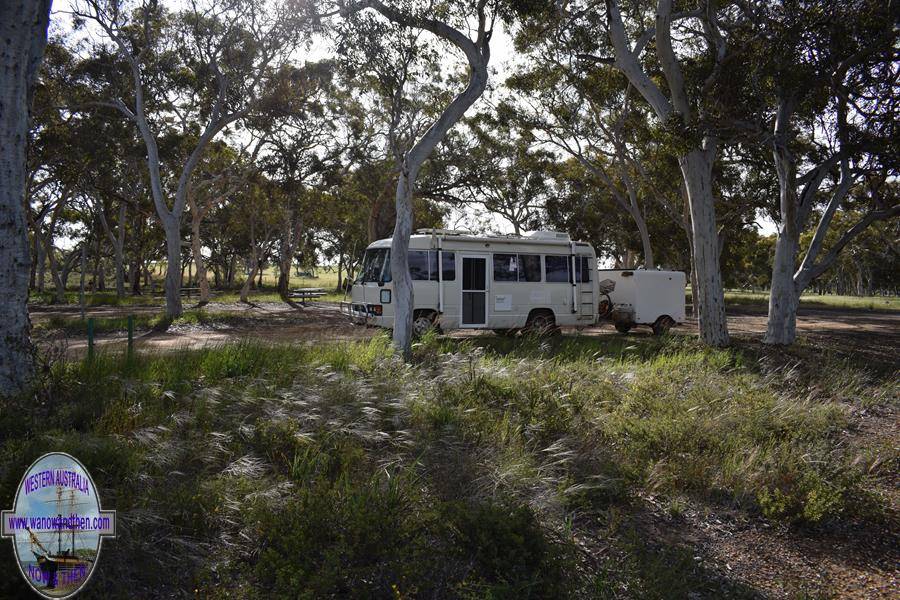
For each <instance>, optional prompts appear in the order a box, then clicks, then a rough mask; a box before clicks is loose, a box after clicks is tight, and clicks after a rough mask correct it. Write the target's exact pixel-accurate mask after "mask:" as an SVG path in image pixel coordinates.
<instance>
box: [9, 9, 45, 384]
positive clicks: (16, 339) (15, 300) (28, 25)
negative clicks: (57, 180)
mask: <svg viewBox="0 0 900 600" xmlns="http://www.w3.org/2000/svg"><path fill="white" fill-rule="evenodd" d="M0 15H2V17H0V396H6V395H10V394H15V393H17V392H20V391H22V390H24V389H25V388H26V387H27V386H28V384H29V382H30V381H31V378H32V376H33V374H34V362H33V360H32V345H31V336H30V334H31V321H30V320H29V318H28V278H29V274H30V264H29V262H30V260H29V256H28V231H27V228H26V219H25V204H24V199H25V145H26V143H27V141H28V115H29V109H30V100H31V94H30V90H31V87H32V85H33V84H34V78H35V75H36V74H37V70H38V67H39V66H40V63H41V58H42V57H43V53H44V46H45V45H46V43H47V25H48V22H49V19H50V0H0Z"/></svg>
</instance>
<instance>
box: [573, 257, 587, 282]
mask: <svg viewBox="0 0 900 600" xmlns="http://www.w3.org/2000/svg"><path fill="white" fill-rule="evenodd" d="M575 281H576V282H578V283H590V281H591V263H590V258H589V257H587V256H576V257H575Z"/></svg>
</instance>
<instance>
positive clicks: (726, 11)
mask: <svg viewBox="0 0 900 600" xmlns="http://www.w3.org/2000/svg"><path fill="white" fill-rule="evenodd" d="M739 4H740V3H736V4H730V3H729V4H727V5H725V6H723V7H719V6H718V4H717V3H716V2H714V1H709V2H704V3H702V4H701V6H700V7H698V8H694V9H689V10H678V11H676V10H674V9H673V2H672V0H659V1H658V2H653V3H651V2H648V1H644V0H622V1H620V0H607V2H605V3H599V2H594V1H593V0H572V1H570V2H564V3H550V2H546V3H541V2H538V3H530V5H531V7H532V8H531V10H532V18H530V19H528V22H529V27H528V28H527V29H526V31H528V32H530V35H531V37H530V38H528V37H524V38H523V39H520V44H525V43H528V42H529V41H537V42H538V43H541V40H543V43H550V44H562V45H563V46H564V47H566V48H568V49H569V51H570V53H571V55H572V56H574V57H575V58H577V59H578V60H581V61H583V62H584V63H585V65H593V66H594V69H595V70H597V71H600V72H602V71H603V70H605V69H610V68H612V69H616V70H617V71H618V72H620V73H622V75H624V76H625V78H626V79H627V81H628V83H629V84H630V85H631V86H632V87H633V88H634V89H635V90H636V91H637V92H638V93H639V94H640V96H641V98H643V100H644V101H645V102H646V103H647V105H648V106H649V107H650V109H651V110H652V112H653V114H654V115H655V117H656V127H657V129H658V132H659V137H660V139H661V140H664V141H665V143H666V145H667V146H668V147H669V148H670V152H671V153H672V155H673V156H674V157H675V158H676V159H677V161H678V165H679V169H680V172H681V177H682V179H683V180H684V184H685V190H686V193H687V197H688V200H689V207H690V214H691V227H692V238H693V252H694V262H695V271H696V274H697V275H696V280H697V288H698V289H697V290H695V295H694V297H695V300H696V303H697V305H698V308H699V321H700V337H701V339H702V340H703V341H704V342H705V343H707V344H710V345H714V346H724V345H727V344H728V343H729V336H728V328H727V323H726V319H725V301H724V293H723V288H722V278H721V273H720V268H719V246H718V238H717V226H716V210H715V195H714V176H713V166H714V164H715V161H716V158H717V154H718V150H719V147H720V144H721V142H722V139H723V127H725V125H723V123H722V122H721V121H722V120H723V119H722V118H723V117H724V116H727V115H723V114H722V111H721V110H720V106H719V102H718V95H719V93H720V88H721V87H722V86H724V85H728V84H729V82H726V81H723V79H722V77H721V75H722V70H723V67H724V66H725V65H726V64H727V62H728V61H729V60H731V59H732V56H733V54H734V53H735V52H736V51H737V50H736V49H735V48H732V47H731V46H730V45H729V43H728V37H729V35H730V34H729V32H730V31H731V30H732V29H733V28H734V27H737V26H738V25H740V24H741V23H742V22H743V21H744V20H745V17H744V15H742V14H741V11H740V8H739V7H738V6H737V5H739ZM535 17H537V18H535ZM548 19H550V20H551V24H550V25H548V24H547V20H548ZM597 77H601V75H599V74H598V75H597Z"/></svg>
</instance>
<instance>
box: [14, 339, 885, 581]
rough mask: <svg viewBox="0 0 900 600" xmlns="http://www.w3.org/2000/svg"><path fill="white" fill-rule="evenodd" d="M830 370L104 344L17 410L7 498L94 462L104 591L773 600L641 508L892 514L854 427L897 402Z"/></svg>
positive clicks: (558, 342) (677, 357) (864, 381)
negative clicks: (648, 532)
mask: <svg viewBox="0 0 900 600" xmlns="http://www.w3.org/2000/svg"><path fill="white" fill-rule="evenodd" d="M830 370H831V371H833V372H834V373H841V374H842V375H828V376H826V375H823V376H822V377H821V378H819V381H820V382H821V383H820V384H819V385H812V382H814V381H816V379H815V377H813V376H811V375H809V374H808V373H806V372H804V371H803V368H802V367H800V366H798V365H797V364H793V363H790V362H789V361H787V362H785V361H781V362H778V361H774V360H772V358H771V357H766V356H761V355H760V354H759V353H757V352H755V351H753V350H752V349H750V350H747V349H745V350H740V349H737V350H709V349H704V348H701V347H699V346H698V345H696V344H695V343H694V342H693V341H691V340H689V339H687V338H683V337H679V336H671V337H664V338H645V339H639V338H620V337H613V336H606V337H603V338H588V337H578V336H576V337H560V338H554V339H551V340H540V339H534V338H528V337H525V338H518V339H506V338H491V337H479V338H475V339H472V340H468V341H459V340H454V339H450V338H438V337H432V336H428V337H426V338H425V339H424V340H422V341H420V342H419V343H418V344H417V345H416V347H415V360H414V362H413V364H411V365H404V364H402V363H399V362H397V361H396V360H395V359H393V358H392V357H391V355H390V351H389V342H388V340H387V339H386V338H384V337H377V338H375V339H373V340H371V341H367V342H358V343H331V344H321V345H318V346H315V347H312V346H269V345H262V344H248V343H240V344H232V345H227V346H222V347H218V348H208V349H201V350H192V351H181V352H174V353H168V354H138V355H137V356H135V357H132V358H130V359H129V358H128V357H125V356H122V355H112V354H110V355H107V354H99V355H97V356H96V357H95V358H94V360H92V361H87V360H85V361H81V362H73V363H68V364H58V365H55V366H54V367H53V368H52V369H51V371H50V372H49V373H48V374H47V375H46V377H45V378H44V380H43V383H42V386H41V389H40V390H38V392H37V393H36V394H35V396H34V397H31V398H28V399H23V400H19V401H14V402H10V403H7V404H6V405H4V407H3V410H2V412H0V439H2V440H3V441H2V445H0V500H2V501H3V502H4V503H5V504H10V503H11V500H12V497H13V495H14V490H15V486H16V485H17V484H18V482H19V478H20V477H21V474H22V472H23V471H24V469H25V467H26V466H27V465H28V464H29V463H30V462H31V461H32V460H33V459H34V458H36V457H37V456H39V455H40V454H42V453H43V452H46V451H48V450H64V451H69V452H71V453H73V454H74V455H76V456H77V457H78V458H79V459H81V460H82V462H84V463H85V465H86V466H87V468H88V469H89V470H90V471H91V473H92V475H93V476H94V478H95V480H96V481H97V484H98V486H99V488H100V494H101V498H102V500H103V503H104V507H114V508H116V509H118V510H119V519H120V530H119V538H118V539H117V540H115V541H113V542H110V543H109V544H110V546H111V547H112V549H110V550H108V551H105V552H104V555H103V560H102V561H101V562H100V565H99V567H98V572H97V573H96V574H95V576H94V577H95V579H94V580H93V581H92V583H91V589H90V590H89V591H90V592H93V593H94V594H97V595H104V594H106V595H109V594H111V595H113V596H115V595H117V594H118V593H120V592H121V593H128V594H129V595H134V594H137V595H138V596H155V595H158V596H171V595H174V594H180V593H188V592H194V591H195V590H196V592H195V593H196V594H199V595H203V596H213V597H226V596H227V597H251V598H253V597H260V598H261V597H271V596H276V597H281V596H290V597H301V598H319V597H367V598H368V597H383V598H402V597H460V598H483V597H492V598H512V597H527V598H558V597H566V596H575V597H610V598H611V597H622V596H626V597H642V598H643V597H659V598H665V597H671V594H672V593H673V590H675V591H677V590H681V592H684V595H686V594H687V593H691V592H692V593H695V594H698V595H700V596H706V597H720V596H721V595H722V594H727V595H729V596H746V597H753V596H754V595H755V592H754V590H752V589H750V588H747V587H745V586H744V585H743V584H740V583H737V582H731V581H728V579H727V577H724V578H723V577H722V575H721V574H720V573H715V572H711V571H709V570H707V569H705V568H703V567H701V566H700V563H699V562H698V561H697V560H696V558H697V557H695V556H694V555H693V554H692V553H691V552H690V551H689V549H687V548H685V547H682V546H679V545H678V544H666V543H663V542H660V541H659V540H649V539H647V538H646V536H643V535H642V534H641V532H640V530H639V528H637V527H635V526H634V525H633V524H630V523H629V519H628V518H624V519H623V518H622V516H621V515H629V514H637V513H638V512H639V511H640V510H641V506H642V502H643V500H644V499H645V498H648V497H652V498H653V499H654V502H655V503H656V504H662V505H668V506H670V507H672V510H673V511H674V510H677V507H678V506H679V505H681V504H682V503H686V502H687V503H690V502H701V503H709V504H720V505H727V506H730V507H736V508H738V509H740V510H745V511H747V512H749V513H752V514H757V515H760V516H762V517H764V518H767V519H772V520H778V521H786V522H792V523H803V524H806V525H815V524H822V523H829V522H834V521H842V520H862V521H870V522H879V523H880V522H883V521H884V520H886V519H888V520H889V519H893V518H894V516H893V514H892V512H891V511H892V507H891V506H890V503H889V502H887V501H886V499H885V498H883V497H882V495H881V493H880V492H879V491H878V490H879V489H880V488H879V485H878V482H879V481H880V480H881V478H884V477H886V476H888V474H889V473H891V472H894V471H895V470H896V468H897V466H898V458H897V453H896V448H893V447H892V446H890V445H889V444H888V445H885V446H884V447H880V446H879V447H861V446H859V445H854V444H852V443H846V435H847V433H848V432H852V431H853V428H854V427H855V423H856V417H855V414H856V411H857V410H859V409H861V408H871V407H883V408H885V410H888V409H890V410H893V408H894V407H895V403H896V398H897V390H896V387H894V384H893V383H892V380H891V379H878V378H875V379H873V378H872V377H871V376H870V375H869V374H866V373H865V372H864V371H861V370H859V369H858V368H857V367H856V366H854V365H851V364H849V363H836V362H835V363H833V364H831V365H830ZM589 540H594V542H590V541H589ZM597 540H601V542H602V546H603V548H605V550H603V551H600V550H598V549H597V548H596V547H594V546H593V545H592V543H601V542H597ZM0 559H2V564H3V567H2V568H4V569H6V568H7V567H10V568H12V567H11V564H10V561H11V560H12V557H11V552H8V551H4V553H3V554H0ZM160 573H165V574H166V577H165V578H164V581H160ZM18 585H19V583H18V582H17V581H16V579H15V578H9V579H8V580H5V581H4V582H3V583H2V584H0V592H3V591H5V592H8V593H17V592H18V591H20V588H18V587H16V586H18ZM3 586H6V588H4V587H3ZM7 588H8V589H7ZM679 594H680V593H679Z"/></svg>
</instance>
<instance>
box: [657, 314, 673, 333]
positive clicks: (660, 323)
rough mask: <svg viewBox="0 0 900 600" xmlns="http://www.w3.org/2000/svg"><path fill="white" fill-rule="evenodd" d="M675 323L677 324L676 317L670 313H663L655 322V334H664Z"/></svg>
mask: <svg viewBox="0 0 900 600" xmlns="http://www.w3.org/2000/svg"><path fill="white" fill-rule="evenodd" d="M673 325H675V319H673V318H672V317H670V316H669V315H663V316H661V317H660V318H658V319H656V322H655V323H653V335H664V334H665V333H667V332H668V331H669V330H670V329H671V328H672V326H673Z"/></svg>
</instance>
